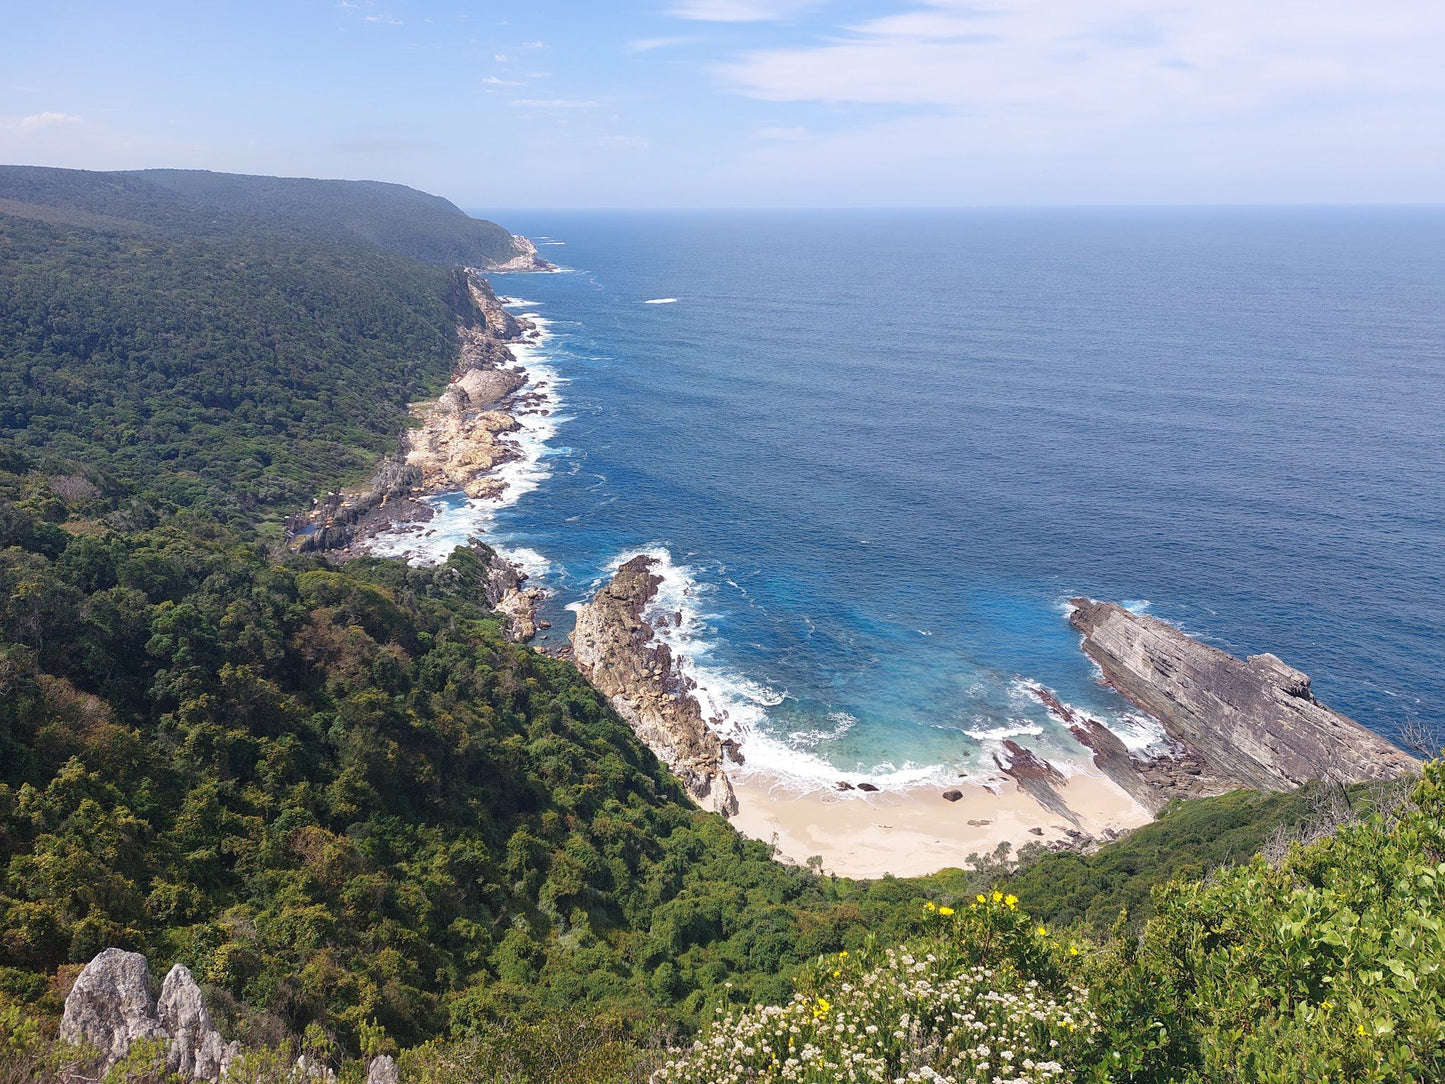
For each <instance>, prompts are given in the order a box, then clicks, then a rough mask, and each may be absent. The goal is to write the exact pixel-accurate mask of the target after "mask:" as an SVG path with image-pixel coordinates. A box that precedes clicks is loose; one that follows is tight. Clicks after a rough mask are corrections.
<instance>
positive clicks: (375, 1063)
mask: <svg viewBox="0 0 1445 1084" xmlns="http://www.w3.org/2000/svg"><path fill="white" fill-rule="evenodd" d="M366 1084H401V1074H400V1073H399V1072H398V1071H397V1068H396V1061H395V1060H393V1058H392V1056H391V1055H390V1054H382V1055H380V1056H379V1057H375V1058H372V1059H371V1065H369V1066H368V1067H367V1070H366Z"/></svg>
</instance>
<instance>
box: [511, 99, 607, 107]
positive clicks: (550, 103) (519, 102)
mask: <svg viewBox="0 0 1445 1084" xmlns="http://www.w3.org/2000/svg"><path fill="white" fill-rule="evenodd" d="M512 104H513V105H516V106H521V107H523V108H526V109H596V108H597V103H596V102H590V101H585V100H583V99H579V98H513V99H512Z"/></svg>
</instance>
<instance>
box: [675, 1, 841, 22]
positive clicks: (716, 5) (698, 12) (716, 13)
mask: <svg viewBox="0 0 1445 1084" xmlns="http://www.w3.org/2000/svg"><path fill="white" fill-rule="evenodd" d="M820 2H821V0H674V3H673V5H672V6H671V7H670V8H668V10H667V13H668V14H669V15H675V16H677V17H678V18H679V19H698V20H702V21H705V22H713V23H761V22H773V21H776V20H779V19H788V18H791V17H792V16H794V15H798V14H801V13H802V12H804V11H806V10H808V9H809V8H815V7H818V6H819V3H820Z"/></svg>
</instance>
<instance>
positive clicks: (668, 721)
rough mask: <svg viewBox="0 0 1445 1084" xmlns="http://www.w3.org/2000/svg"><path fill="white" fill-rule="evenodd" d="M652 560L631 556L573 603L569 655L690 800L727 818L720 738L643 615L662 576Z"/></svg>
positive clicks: (729, 803)
mask: <svg viewBox="0 0 1445 1084" xmlns="http://www.w3.org/2000/svg"><path fill="white" fill-rule="evenodd" d="M655 564H657V560H656V558H653V557H649V556H647V555H646V554H640V555H638V556H637V557H634V558H632V560H630V561H628V562H627V563H626V564H624V565H623V566H622V567H621V568H619V569H618V570H617V574H616V575H614V576H613V577H612V579H611V581H610V582H608V583H607V584H605V585H604V586H603V587H602V588H601V589H600V590H599V591H598V592H597V594H596V596H595V597H594V598H593V599H592V601H591V602H590V603H587V604H586V605H584V606H582V607H580V608H579V609H578V611H577V626H576V628H575V629H574V630H573V633H572V654H573V658H574V659H575V661H576V663H577V667H578V669H580V670H581V671H582V673H583V674H585V675H586V676H587V678H588V679H589V680H590V681H591V682H592V684H594V685H596V686H597V688H599V689H600V690H602V692H603V693H604V694H605V695H606V696H608V697H609V698H610V699H611V701H612V704H613V706H614V707H615V708H616V709H617V710H618V712H619V713H620V714H621V715H622V717H623V718H624V719H626V720H627V722H628V723H629V725H631V727H632V729H633V731H634V732H636V734H637V736H638V737H639V738H640V739H642V741H643V742H645V743H646V744H647V746H648V747H649V748H651V749H652V751H653V752H654V753H656V754H657V756H658V757H659V758H660V759H661V760H662V761H663V762H664V763H665V764H666V765H667V766H668V767H669V768H670V769H671V770H672V772H673V774H674V775H676V776H677V777H678V779H679V780H681V781H682V784H683V786H684V787H685V788H686V789H687V792H688V794H689V795H691V796H692V798H693V800H694V801H695V802H697V804H698V805H700V806H701V807H702V808H703V809H707V810H711V811H713V812H717V813H721V814H723V815H724V816H728V817H730V816H732V815H733V814H734V813H736V812H737V811H738V800H737V796H736V795H735V794H734V793H733V786H732V782H731V781H730V780H729V779H728V777H727V773H726V772H724V771H723V766H722V765H723V743H722V740H721V739H720V738H719V737H718V735H717V734H715V733H714V732H713V731H712V730H711V729H710V728H709V726H708V723H707V720H705V719H704V718H703V715H702V709H701V707H700V706H699V705H698V702H697V698H696V697H695V696H694V695H693V688H694V686H693V683H692V681H691V680H690V679H689V678H688V677H687V676H686V674H684V673H683V671H682V667H681V665H680V663H679V661H678V660H677V659H674V658H673V656H672V652H671V651H670V650H669V649H668V646H667V645H666V644H664V643H660V642H658V641H657V639H656V637H655V635H654V633H655V631H656V630H655V629H654V628H653V626H652V625H651V624H649V623H648V621H647V620H646V619H645V618H644V616H643V615H644V613H645V612H646V610H647V607H648V604H649V603H651V602H652V600H653V598H654V597H655V596H656V595H657V588H658V585H659V584H660V583H662V577H661V576H658V575H656V574H655V573H654V572H653V571H652V569H653V566H654V565H655Z"/></svg>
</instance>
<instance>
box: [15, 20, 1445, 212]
mask: <svg viewBox="0 0 1445 1084" xmlns="http://www.w3.org/2000/svg"><path fill="white" fill-rule="evenodd" d="M9 25H10V35H9V37H10V40H11V42H12V47H11V49H10V50H9V52H10V54H11V55H10V56H9V57H8V58H7V59H8V61H9V63H8V71H7V73H6V75H5V76H4V77H0V160H5V161H11V162H17V163H26V164H37V165H50V166H62V167H70V168H85V169H96V170H111V169H135V168H147V167H157V166H165V167H175V168H199V169H212V170H218V171H225V172H237V173H254V174H266V175H289V176H319V177H341V178H356V179H361V178H365V179H373V180H385V181H393V182H396V183H401V184H407V185H410V186H412V187H415V188H420V189H422V190H424V191H428V192H435V193H437V194H440V195H444V196H446V197H447V198H448V199H451V200H452V201H453V202H455V203H457V204H458V205H459V206H464V207H469V208H486V209H487V210H488V213H493V212H494V209H496V208H519V207H530V208H557V209H577V210H584V209H649V208H657V209H704V208H706V209H726V208H734V207H736V208H750V209H766V208H773V207H776V208H780V209H785V208H797V207H817V208H820V209H835V208H859V209H866V208H901V207H917V208H920V209H927V208H941V207H949V208H955V207H957V208H986V207H1024V206H1033V207H1056V206H1057V207H1074V206H1079V207H1084V206H1090V207H1092V206H1213V205H1225V206H1237V205H1244V206H1266V205H1310V206H1312V205H1331V206H1336V205H1348V206H1353V205H1399V204H1407V205H1414V204H1420V205H1432V204H1435V203H1437V202H1438V201H1439V200H1440V199H1441V193H1442V192H1445V108H1442V104H1445V65H1442V64H1440V63H1439V57H1440V56H1442V55H1445V7H1442V6H1441V5H1439V4H1432V3H1428V2H1424V0H1397V2H1395V3H1392V4H1389V5H1386V6H1385V7H1384V8H1374V9H1364V8H1361V7H1359V6H1358V5H1353V4H1350V3H1347V2H1345V0H1325V2H1322V3H1314V4H1309V3H1303V2H1297V0H1283V2H1280V3H1275V4H1271V5H1268V6H1267V7H1261V6H1259V5H1254V4H1249V3H1247V2H1245V0H1224V2H1218V3H1205V2H1203V0H1184V2H1183V3H1180V4H1175V5H1170V6H1168V7H1164V6H1162V5H1159V4H1151V3H1144V2H1139V0H1102V2H1101V3H1098V4H1094V5H1089V6H1088V8H1087V9H1083V8H1080V7H1079V6H1078V5H1072V4H1067V3H1062V2H1058V0H1000V2H998V3H994V4H989V5H983V4H978V3H973V2H969V0H644V3H643V4H641V5H639V6H637V7H635V8H629V9H626V10H607V9H599V8H598V7H596V6H592V5H585V4H581V3H578V2H566V0H541V2H534V3H530V4H526V5H522V4H517V3H515V2H514V0H503V2H498V3H489V4H486V5H481V4H477V3H464V2H457V0H305V2H302V3H285V4H283V3H279V2H277V0H269V2H263V3H260V4H256V5H251V6H248V7H247V8H246V9H245V10H244V11H240V10H230V11H225V10H222V11H217V10H208V9H202V8H198V7H196V6H194V5H187V4H183V3H180V2H179V0H163V2H156V3H148V4H143V5H140V6H132V7H129V8H126V9H123V10H120V9H116V8H115V7H114V6H113V5H106V4H102V3H98V2H96V0H83V2H81V3H78V4H75V5H69V6H67V8H66V9H65V10H64V11H63V13H62V12H61V11H60V10H58V9H53V8H44V9H41V8H26V9H18V10H16V11H14V12H12V14H11V16H10V19H9Z"/></svg>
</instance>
